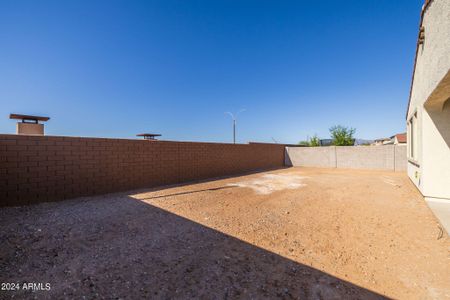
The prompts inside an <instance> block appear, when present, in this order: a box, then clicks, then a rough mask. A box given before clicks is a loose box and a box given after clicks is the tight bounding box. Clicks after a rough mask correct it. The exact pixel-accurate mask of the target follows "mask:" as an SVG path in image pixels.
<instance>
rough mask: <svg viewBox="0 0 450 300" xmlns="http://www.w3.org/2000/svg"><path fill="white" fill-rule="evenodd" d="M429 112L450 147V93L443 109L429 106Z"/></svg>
mask: <svg viewBox="0 0 450 300" xmlns="http://www.w3.org/2000/svg"><path fill="white" fill-rule="evenodd" d="M427 112H428V114H429V116H430V118H431V121H432V122H433V124H434V125H435V126H436V129H437V130H438V131H439V133H440V135H441V137H442V139H443V140H444V141H445V143H446V144H447V146H448V147H449V148H450V95H449V98H448V99H447V100H446V101H445V103H444V105H443V106H442V109H437V108H429V109H427Z"/></svg>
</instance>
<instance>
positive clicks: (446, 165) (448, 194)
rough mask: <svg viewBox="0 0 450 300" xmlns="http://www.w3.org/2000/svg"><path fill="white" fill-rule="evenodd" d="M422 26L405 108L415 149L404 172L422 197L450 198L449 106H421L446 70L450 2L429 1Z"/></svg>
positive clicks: (449, 54)
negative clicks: (414, 129) (415, 136)
mask: <svg viewBox="0 0 450 300" xmlns="http://www.w3.org/2000/svg"><path fill="white" fill-rule="evenodd" d="M422 26H423V27H424V28H425V41H424V44H423V45H419V48H418V51H417V58H416V68H415V73H414V82H413V86H412V91H411V99H410V106H409V110H408V120H409V119H410V117H411V116H412V115H413V114H414V113H415V112H417V124H418V127H417V128H418V131H417V133H418V141H417V142H418V148H417V150H418V151H417V159H416V163H413V162H408V175H409V177H410V178H411V180H412V181H413V182H414V184H416V186H417V187H418V188H419V190H420V191H421V192H422V194H423V195H424V196H427V197H439V198H450V184H449V182H450V140H449V139H450V138H449V135H450V134H449V133H450V125H449V124H450V112H449V109H450V108H448V105H446V106H445V108H444V109H442V108H440V109H435V108H433V109H430V108H425V107H424V103H425V102H426V101H427V100H428V99H429V97H430V95H431V94H432V93H433V92H435V89H436V88H437V87H438V85H439V83H440V82H441V81H442V79H443V78H444V77H445V75H446V74H447V73H448V72H449V70H450V1H449V0H434V1H432V3H431V4H430V5H429V6H428V8H427V9H426V11H425V13H424V16H423V20H422ZM449 96H450V95H449ZM408 138H410V137H408Z"/></svg>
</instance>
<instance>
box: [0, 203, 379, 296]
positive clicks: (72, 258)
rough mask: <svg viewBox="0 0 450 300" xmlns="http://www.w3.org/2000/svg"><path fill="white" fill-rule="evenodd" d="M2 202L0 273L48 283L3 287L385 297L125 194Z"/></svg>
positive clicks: (80, 292) (90, 292)
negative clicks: (29, 202) (27, 203)
mask: <svg viewBox="0 0 450 300" xmlns="http://www.w3.org/2000/svg"><path fill="white" fill-rule="evenodd" d="M2 210H3V212H1V210H0V214H1V216H2V217H4V218H1V219H0V225H2V228H4V230H3V231H2V233H1V236H0V241H1V242H2V243H1V246H0V250H1V252H0V253H1V259H0V267H1V269H2V272H1V274H0V281H2V282H39V283H47V282H49V283H50V284H51V290H50V291H38V292H34V293H31V292H30V291H23V290H21V291H15V292H5V293H3V294H2V295H7V296H12V295H14V296H15V297H19V298H21V297H28V296H31V295H33V296H37V297H38V298H53V299H55V298H57V299H60V298H81V297H82V296H86V297H87V298H88V299H92V298H108V299H111V298H122V299H136V298H157V299H187V298H191V299H193V298H195V299H199V298H201V299H236V298H239V299H248V298H252V299H264V298H265V299H268V298H282V299H386V298H385V297H384V296H382V295H380V294H377V293H375V292H372V291H370V290H367V289H364V288H362V287H359V286H356V285H354V284H352V283H350V282H347V281H344V280H342V279H339V278H336V277H333V276H331V275H329V274H327V273H324V272H322V271H319V270H317V269H314V268H312V267H309V266H306V265H303V264H300V263H297V262H295V261H292V260H289V259H286V258H284V257H282V256H280V255H277V254H275V253H272V252H269V251H267V250H264V249H262V248H259V247H256V246H254V245H251V244H249V243H247V242H244V241H242V240H239V239H237V238H234V237H232V236H229V235H227V234H224V233H222V232H219V231H216V230H213V229H211V228H208V227H205V226H203V225H201V224H198V223H196V222H193V221H191V220H188V219H186V218H183V217H180V216H177V215H175V214H172V213H170V212H167V211H165V210H162V209H160V208H157V207H154V206H152V205H149V204H147V203H145V202H142V201H139V200H135V199H133V198H131V197H128V196H120V195H119V196H117V197H96V198H91V199H89V200H82V201H80V200H74V201H64V202H59V203H49V204H46V205H39V206H28V207H23V208H20V209H19V211H18V212H17V211H16V210H17V209H12V208H4V209H2ZM3 225H5V226H3ZM18 228H22V229H21V230H18ZM30 228H31V229H30ZM37 228H39V230H40V231H37ZM19 270H20V272H19Z"/></svg>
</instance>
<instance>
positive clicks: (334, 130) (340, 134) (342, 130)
mask: <svg viewBox="0 0 450 300" xmlns="http://www.w3.org/2000/svg"><path fill="white" fill-rule="evenodd" d="M355 132H356V129H355V128H351V127H345V126H341V125H336V126H333V127H331V128H330V134H331V138H332V139H333V145H335V146H353V145H354V144H355V139H354V138H353V135H354V134H355Z"/></svg>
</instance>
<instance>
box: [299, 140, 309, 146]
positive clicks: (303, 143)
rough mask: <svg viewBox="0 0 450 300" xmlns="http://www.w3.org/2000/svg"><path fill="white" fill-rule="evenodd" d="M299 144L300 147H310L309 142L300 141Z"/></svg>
mask: <svg viewBox="0 0 450 300" xmlns="http://www.w3.org/2000/svg"><path fill="white" fill-rule="evenodd" d="M298 144H299V145H300V146H309V142H308V141H300V142H298Z"/></svg>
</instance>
